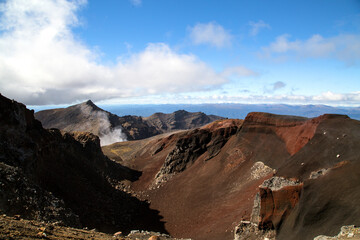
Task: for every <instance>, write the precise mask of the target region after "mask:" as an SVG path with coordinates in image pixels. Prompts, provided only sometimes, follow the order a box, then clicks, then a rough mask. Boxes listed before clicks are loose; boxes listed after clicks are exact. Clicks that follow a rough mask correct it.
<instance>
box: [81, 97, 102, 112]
mask: <svg viewBox="0 0 360 240" xmlns="http://www.w3.org/2000/svg"><path fill="white" fill-rule="evenodd" d="M79 105H83V106H88V107H90V108H91V109H92V110H93V111H104V112H105V110H103V109H101V108H99V107H98V106H96V105H95V103H93V102H92V101H91V100H87V101H86V102H83V103H81V104H79Z"/></svg>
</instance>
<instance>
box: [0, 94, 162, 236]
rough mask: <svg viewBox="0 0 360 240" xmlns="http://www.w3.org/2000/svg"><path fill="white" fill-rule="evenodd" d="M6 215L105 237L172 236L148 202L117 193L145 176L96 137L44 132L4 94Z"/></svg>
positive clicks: (1, 170) (1, 145) (0, 126)
mask: <svg viewBox="0 0 360 240" xmlns="http://www.w3.org/2000/svg"><path fill="white" fill-rule="evenodd" d="M0 139H1V141H0V181H1V182H0V184H1V188H0V193H1V194H0V211H1V213H3V214H7V215H10V216H14V215H20V216H21V217H22V218H25V219H34V220H38V221H44V222H57V223H59V224H62V225H66V226H73V227H88V228H96V229H99V230H101V231H105V232H115V231H119V230H121V231H123V232H129V231H130V230H132V229H143V230H155V231H161V232H166V231H165V229H164V228H163V223H162V222H161V221H160V219H161V217H160V216H159V215H158V212H157V211H155V210H151V209H150V208H149V206H148V203H146V202H143V201H140V200H138V199H137V198H135V197H133V196H131V195H130V194H128V193H125V192H124V191H121V190H118V189H116V187H117V185H118V184H119V182H121V181H124V180H127V181H135V180H136V179H137V178H138V177H139V176H140V173H139V172H137V171H134V170H131V169H129V168H126V167H124V166H121V165H120V164H118V163H116V162H114V161H112V160H110V159H108V158H107V157H106V156H104V155H103V153H102V151H101V148H100V145H99V142H100V140H99V138H98V137H97V136H95V135H93V134H91V133H79V132H76V133H72V134H69V133H64V132H60V131H59V130H57V129H50V130H46V129H43V128H42V126H41V123H40V122H39V121H38V120H36V119H35V118H34V116H33V112H32V111H30V110H28V109H26V107H25V106H24V105H23V104H20V103H17V102H15V101H13V100H10V99H7V98H5V97H3V96H1V95H0Z"/></svg>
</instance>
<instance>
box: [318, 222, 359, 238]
mask: <svg viewBox="0 0 360 240" xmlns="http://www.w3.org/2000/svg"><path fill="white" fill-rule="evenodd" d="M342 239H344V240H345V239H354V240H355V239H360V227H355V225H348V226H343V227H341V230H340V233H339V234H338V235H337V236H334V237H328V236H324V235H320V236H317V237H315V238H314V240H342Z"/></svg>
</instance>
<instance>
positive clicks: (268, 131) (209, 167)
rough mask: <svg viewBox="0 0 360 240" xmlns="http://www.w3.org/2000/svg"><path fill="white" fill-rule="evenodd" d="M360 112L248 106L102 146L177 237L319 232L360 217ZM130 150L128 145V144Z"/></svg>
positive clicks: (309, 234)
mask: <svg viewBox="0 0 360 240" xmlns="http://www.w3.org/2000/svg"><path fill="white" fill-rule="evenodd" d="M359 134H360V122H359V121H356V120H352V119H350V118H348V117H347V116H344V115H322V116H320V117H316V118H304V117H294V116H284V115H273V114H267V113H250V114H248V116H247V117H246V118H245V120H244V121H243V122H242V121H240V120H220V121H216V122H214V123H212V124H209V125H207V126H204V127H202V128H199V129H194V130H186V131H180V132H177V133H173V134H166V135H160V136H156V137H153V138H151V139H147V140H140V141H137V142H134V143H132V144H129V143H126V142H124V143H115V144H113V145H109V146H105V147H103V151H104V153H105V154H107V155H108V156H109V157H111V158H113V159H115V160H117V161H119V162H121V163H122V164H124V165H126V166H129V167H131V168H132V169H134V170H137V171H140V172H142V175H141V177H140V178H139V180H137V181H134V182H131V183H130V182H129V185H128V186H129V189H130V191H133V192H136V193H139V194H140V196H141V197H142V199H147V200H148V201H150V202H151V204H150V207H151V208H154V209H158V210H159V212H160V214H161V215H162V216H163V217H164V222H165V228H166V229H167V231H168V232H169V233H170V234H171V235H173V236H175V237H179V236H181V237H191V238H193V239H197V240H199V239H200V240H202V239H234V232H236V236H235V239H243V238H244V239H247V238H246V237H249V239H264V237H268V238H269V239H273V238H274V236H275V235H276V239H313V238H314V237H316V236H318V235H327V236H335V235H337V234H338V233H339V231H340V228H341V227H342V226H343V225H359V224H360V222H359V219H360V212H359V207H358V203H357V199H359V197H360V187H359V185H358V183H359V181H360V179H359V174H358V173H359V164H360V159H359V156H360V152H359V151H360V148H359V147H358V146H360V135H359ZM129 153H131V154H129Z"/></svg>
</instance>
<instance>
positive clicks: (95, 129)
mask: <svg viewBox="0 0 360 240" xmlns="http://www.w3.org/2000/svg"><path fill="white" fill-rule="evenodd" d="M80 110H81V111H82V113H83V114H84V115H85V116H87V119H88V122H87V123H86V124H81V126H80V128H79V131H88V132H92V133H94V134H96V135H98V136H99V138H100V145H101V146H104V145H109V144H112V143H115V142H123V141H126V140H127V139H126V135H125V134H124V133H123V132H122V127H121V126H117V127H115V128H113V127H112V126H111V123H110V121H109V114H108V113H107V112H101V111H96V110H93V109H92V107H91V106H88V105H81V107H80Z"/></svg>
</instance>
